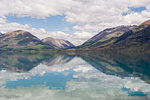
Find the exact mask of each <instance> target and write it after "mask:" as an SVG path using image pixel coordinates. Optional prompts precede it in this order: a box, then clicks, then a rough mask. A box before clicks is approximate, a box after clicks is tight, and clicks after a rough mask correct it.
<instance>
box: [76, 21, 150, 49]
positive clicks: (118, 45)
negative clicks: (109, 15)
mask: <svg viewBox="0 0 150 100" xmlns="http://www.w3.org/2000/svg"><path fill="white" fill-rule="evenodd" d="M78 48H82V49H84V48H86V49H87V48H88V49H93V48H96V49H105V50H106V49H111V50H113V49H114V50H121V49H122V50H123V49H130V50H137V49H139V50H141V51H146V50H150V20H148V21H145V22H143V23H142V24H140V25H138V26H136V25H133V26H119V27H115V28H109V29H105V30H104V31H102V32H100V33H98V34H97V35H95V36H94V37H92V38H90V39H89V40H87V41H86V42H85V43H83V44H82V45H81V46H78Z"/></svg>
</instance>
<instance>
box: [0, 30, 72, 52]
mask: <svg viewBox="0 0 150 100" xmlns="http://www.w3.org/2000/svg"><path fill="white" fill-rule="evenodd" d="M73 46H74V45H73V44H71V43H70V42H69V41H66V40H60V39H50V38H46V39H43V40H40V39H39V38H37V37H36V36H34V35H32V34H31V33H30V32H27V31H24V30H16V31H12V32H7V33H5V34H1V35H0V49H54V48H66V47H67V48H69V47H73Z"/></svg>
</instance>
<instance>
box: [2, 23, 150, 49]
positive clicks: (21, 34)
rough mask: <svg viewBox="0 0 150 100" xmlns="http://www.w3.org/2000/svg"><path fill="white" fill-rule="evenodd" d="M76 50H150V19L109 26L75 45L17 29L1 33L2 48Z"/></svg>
mask: <svg viewBox="0 0 150 100" xmlns="http://www.w3.org/2000/svg"><path fill="white" fill-rule="evenodd" d="M64 48H67V49H68V48H71V49H75V50H80V49H82V50H85V49H88V50H89V49H91V50H92V49H94V50H100V49H101V50H103V49H104V50H106V49H107V50H116V51H117V50H118V51H119V50H124V51H126V50H127V49H128V50H130V51H135V50H140V51H150V20H148V21H145V22H143V23H142V24H140V25H132V26H118V27H114V28H108V29H105V30H103V31H101V32H99V33H98V34H97V35H95V36H93V37H92V38H90V39H89V40H87V41H86V42H85V43H83V44H82V45H80V46H77V47H75V46H74V45H73V44H72V43H70V42H69V41H67V40H63V39H54V38H51V37H47V38H45V39H42V40H40V39H39V38H37V37H36V36H34V35H32V34H31V33H30V32H27V31H24V30H16V31H12V32H7V33H5V34H0V50H3V49H5V50H12V49H13V50H14V49H15V50H16V49H27V50H33V49H34V50H41V49H64Z"/></svg>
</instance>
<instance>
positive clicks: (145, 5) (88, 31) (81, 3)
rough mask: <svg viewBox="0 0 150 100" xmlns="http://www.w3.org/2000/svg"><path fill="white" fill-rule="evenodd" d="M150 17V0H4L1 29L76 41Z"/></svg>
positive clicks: (41, 37) (0, 22)
mask: <svg viewBox="0 0 150 100" xmlns="http://www.w3.org/2000/svg"><path fill="white" fill-rule="evenodd" d="M149 19H150V0H0V32H2V33H5V32H8V31H14V30H18V29H21V30H26V31H29V32H31V33H32V34H33V35H35V36H37V37H38V38H40V39H43V38H46V37H53V38H59V39H66V40H69V41H70V42H72V43H73V44H75V45H80V44H82V43H84V42H85V41H86V40H88V39H89V38H91V37H92V36H94V35H95V34H97V33H98V32H100V31H102V30H104V29H105V28H111V27H116V26H119V25H138V24H140V23H142V22H143V21H146V20H149Z"/></svg>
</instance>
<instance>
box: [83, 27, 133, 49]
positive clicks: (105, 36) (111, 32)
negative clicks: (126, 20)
mask: <svg viewBox="0 0 150 100" xmlns="http://www.w3.org/2000/svg"><path fill="white" fill-rule="evenodd" d="M135 27H136V26H118V27H115V28H108V29H105V30H103V31H102V32H100V33H98V34H97V35H95V36H93V37H92V38H90V39H89V40H88V41H86V42H85V43H83V45H82V46H81V47H99V48H101V47H105V46H108V45H110V44H112V43H114V42H115V41H116V40H117V38H118V37H120V36H121V35H123V34H124V33H125V32H128V31H129V30H131V29H134V28H135Z"/></svg>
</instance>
